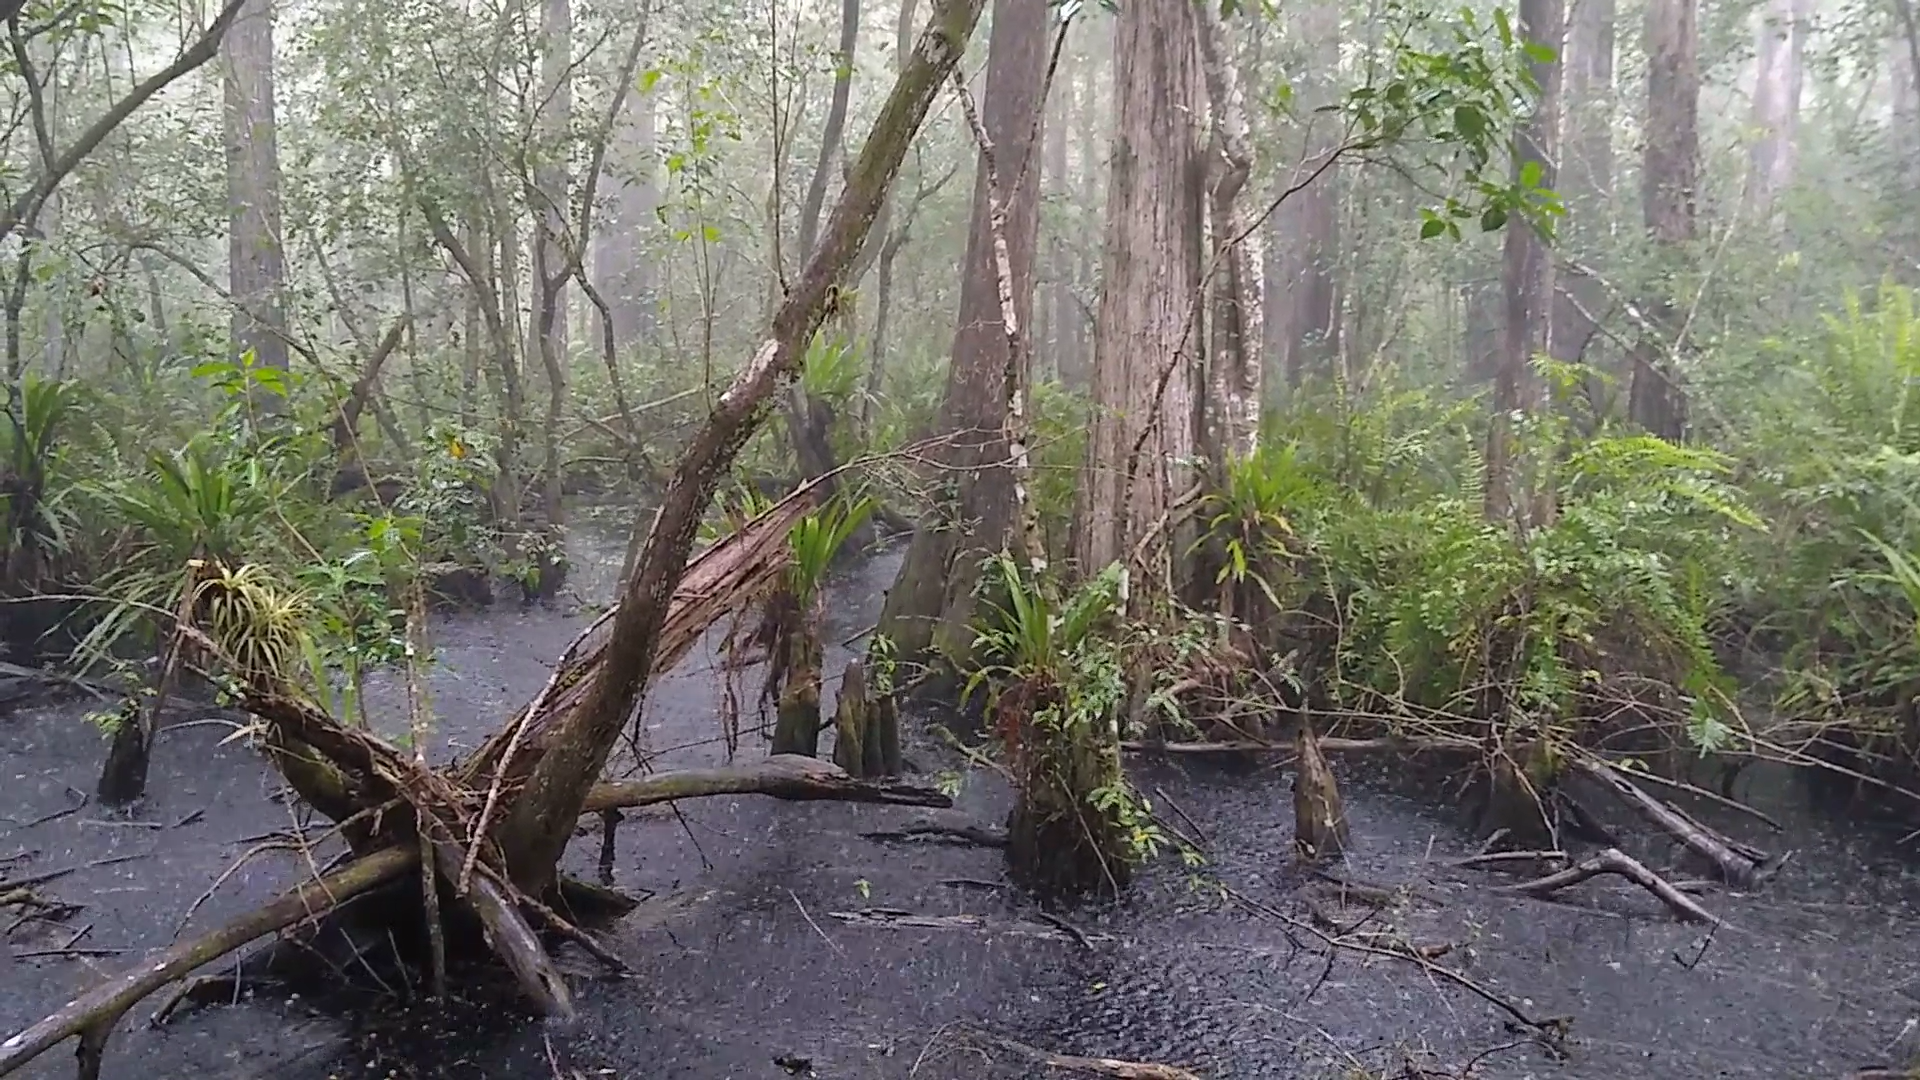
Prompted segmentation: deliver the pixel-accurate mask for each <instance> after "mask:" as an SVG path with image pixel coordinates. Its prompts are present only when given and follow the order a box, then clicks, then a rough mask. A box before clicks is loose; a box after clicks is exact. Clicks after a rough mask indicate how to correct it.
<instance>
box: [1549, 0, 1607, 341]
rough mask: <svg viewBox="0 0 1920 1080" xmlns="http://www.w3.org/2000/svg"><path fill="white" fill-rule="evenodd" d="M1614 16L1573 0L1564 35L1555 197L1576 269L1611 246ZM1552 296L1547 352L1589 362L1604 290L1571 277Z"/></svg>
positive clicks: (1598, 3)
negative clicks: (1561, 204)
mask: <svg viewBox="0 0 1920 1080" xmlns="http://www.w3.org/2000/svg"><path fill="white" fill-rule="evenodd" d="M1615 15H1616V0H1574V4H1573V9H1572V18H1571V20H1570V23H1571V25H1570V26H1569V27H1568V30H1567V55H1566V60H1565V62H1564V66H1565V69H1566V81H1567V93H1566V101H1567V110H1566V132H1567V139H1566V143H1567V145H1566V153H1565V154H1564V155H1563V158H1564V160H1565V162H1566V166H1565V168H1563V169H1562V170H1561V172H1560V194H1561V197H1562V198H1563V199H1564V200H1565V201H1566V204H1567V211H1568V212H1567V218H1566V220H1565V221H1564V222H1563V224H1562V229H1563V230H1564V232H1565V237H1566V241H1567V242H1568V243H1570V244H1571V245H1572V246H1573V248H1574V250H1575V251H1576V252H1577V253H1578V254H1579V256H1580V261H1581V262H1582V264H1596V263H1597V261H1598V259H1599V257H1600V255H1601V254H1602V253H1603V252H1605V251H1606V250H1608V249H1609V248H1610V247H1611V245H1610V244H1609V243H1608V242H1607V241H1608V238H1609V237H1608V234H1609V232H1610V230H1611V226H1612V221H1613V216H1612V214H1611V212H1610V205H1609V204H1610V203H1611V202H1612V199H1613V57H1614V19H1615ZM1554 296H1555V302H1554V309H1553V325H1552V327H1551V328H1550V333H1551V338H1552V340H1551V342H1550V343H1549V347H1548V351H1549V352H1550V353H1551V354H1552V355H1553V358H1554V359H1555V360H1559V361H1561V362H1563V363H1576V362H1579V361H1581V360H1586V361H1588V362H1592V361H1593V357H1592V356H1591V355H1590V353H1591V352H1592V351H1593V347H1594V346H1595V345H1596V344H1598V342H1597V341H1596V335H1597V334H1598V332H1599V326H1598V324H1597V323H1596V322H1595V321H1594V320H1595V319H1596V318H1598V317H1599V315H1600V314H1601V310H1602V307H1603V306H1604V305H1605V304H1606V302H1607V294H1606V290H1605V288H1604V287H1603V286H1602V285H1601V283H1600V282H1599V281H1596V280H1594V278H1593V277H1591V276H1590V275H1588V274H1584V273H1580V272H1577V271H1575V272H1570V273H1568V274H1567V276H1566V279H1565V281H1564V283H1563V284H1561V286H1560V287H1559V288H1558V289H1556V290H1555V293H1554Z"/></svg>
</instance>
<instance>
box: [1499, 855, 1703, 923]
mask: <svg viewBox="0 0 1920 1080" xmlns="http://www.w3.org/2000/svg"><path fill="white" fill-rule="evenodd" d="M1601 874H1618V875H1620V876H1621V877H1623V878H1626V879H1627V880H1628V881H1631V882H1633V883H1634V884H1635V885H1638V886H1640V887H1641V888H1643V889H1645V890H1647V891H1648V892H1650V893H1652V894H1653V895H1654V896H1655V897H1656V898H1657V899H1659V901H1660V902H1661V903H1663V904H1665V905H1667V907H1668V908H1670V909H1672V911H1673V913H1674V914H1675V915H1677V916H1679V917H1680V918H1681V919H1684V920H1686V921H1687V922H1703V923H1711V924H1713V925H1715V926H1718V925H1720V919H1719V917H1718V916H1716V915H1714V914H1713V913H1712V912H1710V911H1708V910H1707V909H1706V908H1703V907H1701V906H1700V905H1699V904H1698V903H1697V902H1695V901H1694V900H1693V899H1692V898H1691V897H1689V896H1687V895H1686V894H1685V893H1683V892H1681V891H1680V890H1679V889H1676V888H1674V887H1673V886H1672V885H1671V884H1669V883H1668V882H1667V880H1666V879H1665V878H1662V877H1661V876H1660V875H1658V874H1656V873H1654V872H1653V871H1651V870H1649V869H1647V868H1646V866H1645V865H1643V864H1642V863H1641V862H1640V861H1639V860H1638V859H1635V858H1633V857H1632V856H1631V855H1628V854H1627V853H1625V852H1623V851H1621V850H1620V849H1619V848H1608V849H1606V850H1605V851H1602V852H1601V853H1599V854H1598V855H1593V856H1590V857H1588V858H1585V859H1582V860H1580V861H1579V862H1578V863H1575V864H1574V865H1572V866H1569V867H1567V868H1566V869H1565V870H1560V871H1556V872H1554V873H1551V874H1548V875H1547V876H1545V877H1541V878H1535V879H1533V880H1532V881H1523V882H1520V883H1519V884H1517V885H1509V886H1507V887H1506V891H1508V892H1517V893H1522V894H1524V895H1527V896H1532V897H1537V898H1541V899H1544V898H1546V897H1549V896H1552V895H1553V894H1554V893H1556V892H1559V891H1560V890H1561V889H1564V888H1567V887H1568V886H1571V885H1577V884H1579V883H1580V882H1582V881H1585V880H1587V879H1588V878H1592V877H1598V876H1600V875H1601Z"/></svg>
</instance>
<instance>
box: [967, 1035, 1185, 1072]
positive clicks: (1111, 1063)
mask: <svg viewBox="0 0 1920 1080" xmlns="http://www.w3.org/2000/svg"><path fill="white" fill-rule="evenodd" d="M973 1034H974V1035H976V1036H978V1037H979V1038H981V1039H983V1040H985V1041H987V1042H990V1043H993V1044H994V1045H995V1046H999V1047H1001V1048H1003V1049H1006V1050H1011V1051H1013V1052H1014V1053H1016V1054H1019V1055H1020V1056H1021V1057H1023V1058H1026V1059H1027V1060H1028V1061H1031V1062H1033V1063H1034V1064H1036V1065H1044V1066H1046V1067H1047V1068H1049V1069H1070V1070H1072V1071H1074V1072H1083V1073H1092V1074H1094V1075H1096V1076H1110V1077H1113V1078H1114V1080H1200V1076H1199V1074H1198V1073H1195V1072H1192V1071H1190V1070H1187V1069H1182V1068H1180V1067H1179V1066H1177V1065H1162V1064H1159V1063H1158V1062H1152V1061H1123V1060H1121V1059H1119V1058H1104V1057H1080V1056H1078V1055H1076V1054H1056V1053H1053V1052H1051V1051H1047V1050H1042V1049H1040V1048H1039V1047H1037V1046H1029V1045H1027V1044H1026V1043H1023V1042H1020V1041H1019V1040H1017V1039H1010V1038H1007V1037H1006V1036H1005V1035H994V1034H992V1033H990V1032H985V1031H979V1030H974V1031H973Z"/></svg>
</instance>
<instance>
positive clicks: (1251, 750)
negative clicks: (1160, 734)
mask: <svg viewBox="0 0 1920 1080" xmlns="http://www.w3.org/2000/svg"><path fill="white" fill-rule="evenodd" d="M1316 741H1318V742H1319V744H1320V749H1321V750H1322V751H1323V752H1325V753H1330V754H1331V753H1343V754H1345V753H1366V752H1369V751H1381V750H1398V751H1403V752H1406V753H1423V752H1424V753H1432V752H1438V751H1449V752H1461V751H1473V750H1479V749H1480V747H1479V746H1478V745H1477V744H1475V743H1470V742H1466V741H1465V740H1461V741H1457V742H1456V741H1453V740H1449V739H1336V738H1331V737H1329V736H1325V735H1322V736H1320V737H1319V738H1318V739H1317V740H1316ZM1120 749H1122V750H1124V751H1126V752H1127V753H1129V754H1176V755H1185V754H1274V753H1281V754H1286V753H1292V752H1293V743H1292V742H1264V741H1261V740H1258V739H1232V740H1228V741H1225V742H1155V741H1153V740H1151V739H1128V740H1127V741H1125V742H1122V743H1121V744H1120Z"/></svg>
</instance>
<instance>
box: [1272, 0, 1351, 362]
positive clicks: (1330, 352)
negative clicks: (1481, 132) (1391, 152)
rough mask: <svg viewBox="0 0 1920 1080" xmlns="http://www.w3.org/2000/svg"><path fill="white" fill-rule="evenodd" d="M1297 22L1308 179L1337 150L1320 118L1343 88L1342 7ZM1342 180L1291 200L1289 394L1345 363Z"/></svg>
mask: <svg viewBox="0 0 1920 1080" xmlns="http://www.w3.org/2000/svg"><path fill="white" fill-rule="evenodd" d="M1300 21H1301V24H1302V25H1301V33H1302V34H1303V35H1304V36H1305V38H1306V47H1307V48H1308V49H1309V50H1311V54H1312V57H1313V59H1312V61H1311V63H1310V64H1309V71H1310V75H1309V78H1308V79H1307V80H1306V86H1305V90H1306V99H1305V100H1303V101H1302V102H1300V105H1299V109H1300V115H1301V116H1302V117H1303V118H1304V119H1305V121H1306V128H1305V131H1304V135H1305V137H1304V139H1303V140H1302V143H1301V147H1302V151H1303V153H1302V164H1301V167H1300V169H1301V175H1302V176H1306V175H1310V174H1311V173H1312V172H1313V170H1315V169H1317V168H1319V167H1320V165H1321V163H1322V162H1323V161H1324V160H1325V159H1326V155H1328V154H1330V153H1332V152H1333V151H1334V149H1335V148H1336V147H1337V146H1338V145H1339V139H1340V131H1339V123H1338V121H1337V120H1336V119H1335V118H1334V117H1333V116H1331V115H1329V114H1327V113H1323V112H1317V111H1315V110H1317V109H1319V108H1321V107H1322V106H1325V105H1328V104H1331V103H1332V102H1333V99H1334V96H1335V87H1337V86H1338V85H1339V83H1338V78H1339V71H1340V5H1339V4H1337V3H1334V2H1333V0H1313V2H1312V3H1311V4H1310V5H1309V6H1308V7H1307V8H1306V10H1305V11H1304V12H1303V13H1302V16H1301V20H1300ZM1340 180H1341V177H1340V170H1339V166H1337V165H1336V166H1334V167H1333V168H1330V169H1328V170H1326V171H1325V172H1323V173H1321V174H1320V176H1319V177H1318V178H1317V179H1315V180H1314V182H1313V183H1311V184H1309V185H1308V186H1307V187H1306V188H1305V189H1303V190H1301V191H1299V192H1297V193H1296V194H1295V195H1294V196H1293V197H1292V198H1291V199H1289V200H1288V202H1290V203H1293V204H1294V205H1293V206H1291V207H1289V208H1288V213H1287V218H1288V222H1289V224H1290V226H1291V235H1290V236H1289V237H1288V238H1287V240H1288V246H1289V247H1290V248H1291V250H1292V251H1293V252H1294V253H1295V254H1294V255H1293V257H1292V259H1291V260H1290V261H1291V262H1292V266H1291V268H1290V270H1291V272H1290V273H1289V274H1288V281H1287V285H1288V288H1287V292H1288V294H1289V300H1290V301H1291V307H1292V309H1293V310H1292V312H1291V316H1290V318H1289V319H1288V320H1287V333H1286V336H1285V341H1284V344H1285V347H1286V357H1287V360H1286V370H1287V383H1288V385H1289V386H1298V385H1300V382H1301V380H1302V379H1305V378H1308V377H1310V376H1322V377H1324V376H1327V375H1331V374H1333V373H1334V366H1335V361H1336V360H1337V359H1338V358H1339V356H1340V330H1341V321H1342V320H1341V318H1340V285H1339V277H1338V273H1339V266H1340V187H1341V184H1340ZM1279 182H1280V183H1281V184H1282V185H1283V186H1286V187H1291V186H1292V185H1293V184H1294V183H1296V182H1297V181H1296V180H1295V179H1294V178H1293V177H1292V176H1290V175H1283V176H1282V177H1281V178H1280V181H1279Z"/></svg>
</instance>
